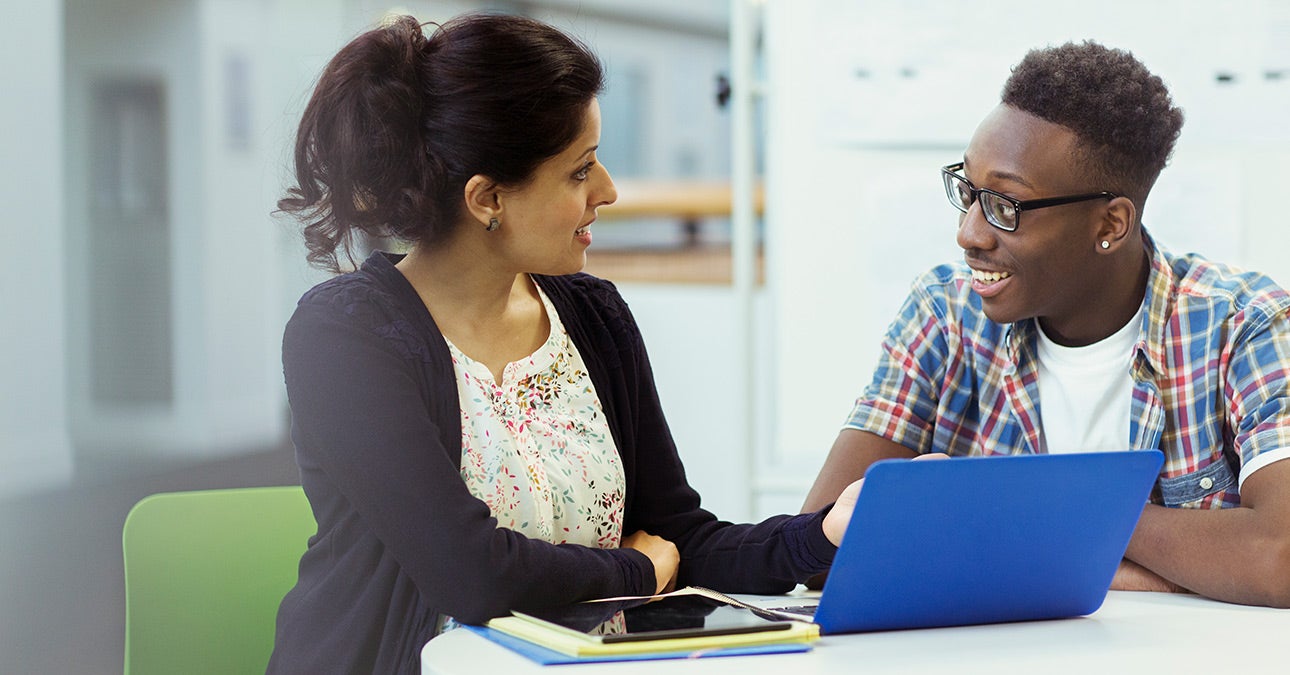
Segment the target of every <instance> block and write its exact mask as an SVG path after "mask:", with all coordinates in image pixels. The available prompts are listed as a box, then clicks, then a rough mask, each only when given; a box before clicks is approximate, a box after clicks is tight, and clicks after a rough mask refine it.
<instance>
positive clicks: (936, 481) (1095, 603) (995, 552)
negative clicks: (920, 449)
mask: <svg viewBox="0 0 1290 675" xmlns="http://www.w3.org/2000/svg"><path fill="white" fill-rule="evenodd" d="M1163 461H1164V456H1163V455H1162V454H1161V453H1160V451H1158V450H1135V451H1124V452H1096V453H1076V454H1059V455H1012V456H992V457H965V458H955V459H948V460H942V461H920V462H911V461H905V460H886V461H881V462H877V463H875V464H874V465H873V466H871V467H870V468H869V471H868V473H867V474H866V476H865V483H864V487H863V488H862V489H861V490H860V497H859V499H858V501H857V502H856V507H855V512H854V514H853V515H852V518H851V523H850V524H849V525H848V527H847V533H846V536H845V537H844V538H843V541H842V546H841V547H840V548H839V549H838V552H837V555H836V556H835V558H834V560H833V567H832V569H831V571H830V572H829V577H828V580H827V581H826V582H825V585H824V590H823V592H822V593H821V595H820V605H819V607H818V609H817V610H816V612H815V622H816V623H818V624H819V625H820V629H821V631H822V632H824V633H850V632H856V631H870V630H889V629H900V628H925V627H933V626H958V625H966V624H978V623H997V622H1003V621H1024V620H1030V619H1053V618H1062V617H1070V616H1080V615H1084V614H1089V613H1092V612H1094V611H1096V610H1097V608H1098V607H1100V606H1101V605H1102V601H1103V599H1105V597H1106V593H1107V590H1108V589H1109V588H1110V585H1111V580H1112V578H1113V577H1114V576H1115V571H1116V568H1117V567H1118V565H1119V562H1120V559H1121V558H1122V557H1123V555H1124V551H1125V549H1126V548H1127V547H1128V545H1129V538H1130V536H1132V534H1133V529H1134V527H1136V525H1137V522H1138V517H1139V516H1140V515H1141V513H1142V508H1143V506H1144V505H1145V504H1146V502H1147V499H1148V497H1149V496H1150V493H1151V488H1152V486H1153V485H1154V484H1155V479H1156V476H1157V474H1158V473H1159V471H1160V466H1161V463H1162V462H1163Z"/></svg>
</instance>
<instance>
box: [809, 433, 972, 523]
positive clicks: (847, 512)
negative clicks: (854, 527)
mask: <svg viewBox="0 0 1290 675" xmlns="http://www.w3.org/2000/svg"><path fill="white" fill-rule="evenodd" d="M949 458H950V456H949V455H947V454H945V453H943V452H933V453H929V454H926V455H919V456H917V457H915V458H913V459H912V460H911V461H914V462H917V461H920V460H925V459H949ZM863 485H864V479H863V478H861V479H860V480H858V481H856V482H854V483H852V484H850V485H848V486H847V487H846V488H845V489H844V490H842V494H840V495H838V499H837V501H836V502H834V503H833V508H832V509H831V510H830V511H829V512H828V513H826V514H825V515H824V536H825V537H828V539H829V541H830V542H832V543H833V545H834V546H841V545H842V535H844V534H846V532H847V524H848V523H850V522H851V513H852V512H853V511H855V508H856V499H858V498H859V497H860V488H861V487H862V486H863Z"/></svg>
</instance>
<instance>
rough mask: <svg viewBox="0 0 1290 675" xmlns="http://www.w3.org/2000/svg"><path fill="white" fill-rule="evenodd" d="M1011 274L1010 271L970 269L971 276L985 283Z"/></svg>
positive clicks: (1005, 277)
mask: <svg viewBox="0 0 1290 675" xmlns="http://www.w3.org/2000/svg"><path fill="white" fill-rule="evenodd" d="M1010 276H1012V273H1011V272H982V271H981V270H972V278H973V279H975V280H977V281H982V282H985V283H987V284H992V283H994V282H996V281H999V280H1001V279H1007V278H1008V277H1010Z"/></svg>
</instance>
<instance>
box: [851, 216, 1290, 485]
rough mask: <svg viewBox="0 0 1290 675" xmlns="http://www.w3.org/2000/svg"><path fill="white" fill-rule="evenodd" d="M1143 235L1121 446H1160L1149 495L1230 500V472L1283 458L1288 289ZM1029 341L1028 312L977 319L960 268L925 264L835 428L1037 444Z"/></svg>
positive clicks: (983, 447)
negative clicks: (868, 376) (1146, 262)
mask: <svg viewBox="0 0 1290 675" xmlns="http://www.w3.org/2000/svg"><path fill="white" fill-rule="evenodd" d="M1143 236H1144V239H1145V240H1146V246H1147V248H1148V251H1149V252H1150V253H1151V273H1150V278H1149V279H1148V281H1147V294H1146V301H1145V303H1144V306H1145V311H1144V312H1142V315H1141V316H1142V318H1141V320H1142V329H1141V332H1140V337H1139V338H1138V342H1137V344H1136V345H1135V347H1134V353H1133V359H1132V362H1131V366H1130V369H1131V376H1132V378H1133V382H1134V385H1133V398H1132V409H1131V412H1130V425H1129V426H1130V428H1129V434H1128V447H1131V448H1159V449H1160V450H1161V451H1163V452H1164V454H1165V463H1164V467H1163V468H1162V469H1161V473H1160V479H1159V481H1158V482H1157V485H1156V490H1155V491H1154V492H1153V494H1152V501H1154V502H1156V503H1162V504H1165V505H1167V506H1181V507H1190V508H1223V507H1229V506H1236V505H1238V504H1239V503H1240V494H1239V491H1238V481H1237V475H1238V474H1239V473H1240V471H1241V468H1242V467H1244V466H1247V465H1250V463H1251V462H1254V461H1255V458H1256V457H1258V456H1259V455H1261V454H1264V453H1273V454H1269V455H1268V456H1266V457H1264V458H1263V460H1261V461H1260V462H1258V463H1257V464H1255V465H1254V466H1256V467H1257V466H1261V465H1262V464H1263V463H1265V462H1266V461H1267V460H1271V459H1273V456H1274V455H1276V456H1290V319H1288V318H1287V310H1288V309H1290V294H1287V293H1286V291H1284V290H1282V289H1281V288H1280V287H1278V286H1277V285H1276V284H1275V283H1273V281H1272V280H1271V279H1269V278H1267V277H1265V276H1262V275H1259V274H1254V273H1248V272H1241V271H1239V270H1236V269H1233V268H1231V267H1227V266H1224V265H1219V264H1216V263H1212V262H1209V261H1207V260H1205V259H1203V258H1201V257H1199V256H1196V255H1186V256H1174V255H1171V254H1169V253H1168V252H1167V251H1165V250H1164V249H1163V248H1162V247H1160V246H1159V245H1157V244H1156V243H1155V242H1153V241H1152V240H1151V238H1150V237H1149V236H1148V235H1146V233H1145V231H1144V233H1143ZM1037 339H1038V326H1037V323H1036V322H1035V321H1034V320H1027V321H1022V322H1018V323H1014V324H1006V325H1004V324H998V323H995V322H994V321H991V320H990V319H988V318H987V317H986V316H985V313H984V312H983V311H982V309H981V298H980V296H978V295H977V294H976V293H974V292H972V290H971V272H970V271H969V270H968V268H967V266H966V265H965V264H963V263H958V264H952V265H941V266H939V267H936V268H935V269H933V270H931V271H929V272H927V273H926V274H924V275H923V276H922V277H920V278H919V279H918V280H917V281H916V282H915V283H914V288H913V291H912V292H911V293H910V295H909V297H908V298H907V299H906V301H905V304H904V306H903V307H902V308H901V310H900V313H899V315H898V316H897V317H896V320H895V321H894V322H893V323H892V325H891V327H890V328H889V329H888V331H887V335H886V337H885V338H884V340H883V343H882V346H883V354H882V357H881V359H880V361H879V364H878V368H877V369H876V371H875V372H874V377H873V382H872V383H870V385H869V386H868V387H867V388H866V389H865V391H864V394H862V395H861V397H860V398H859V399H858V400H857V401H856V405H855V408H854V409H852V411H851V416H850V418H849V419H848V420H847V423H846V425H845V426H847V427H850V428H854V429H860V430H862V431H869V432H872V433H874V434H877V435H879V436H882V437H885V438H888V439H891V440H892V441H895V442H897V443H900V444H901V445H904V446H906V447H908V448H910V449H912V450H915V451H917V452H920V453H928V452H945V453H948V454H950V455H1015V454H1028V453H1036V452H1042V450H1041V448H1043V447H1044V446H1043V445H1042V443H1041V437H1040V435H1041V434H1042V433H1043V430H1042V428H1041V425H1040V417H1039V388H1038V384H1037V381H1038V380H1037V365H1038V364H1037V359H1036V342H1037Z"/></svg>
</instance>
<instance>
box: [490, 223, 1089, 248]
mask: <svg viewBox="0 0 1290 675" xmlns="http://www.w3.org/2000/svg"><path fill="white" fill-rule="evenodd" d="M489 229H492V228H489ZM1108 248H1111V242H1109V241H1107V240H1105V239H1103V240H1102V250H1103V251H1105V250H1106V249H1108Z"/></svg>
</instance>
